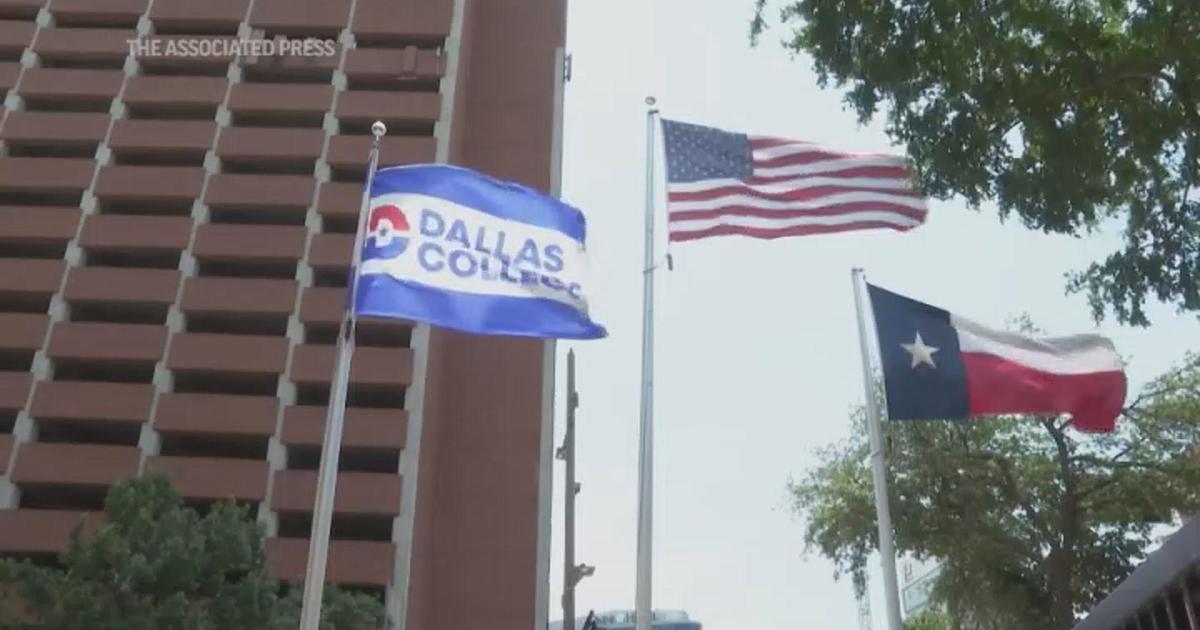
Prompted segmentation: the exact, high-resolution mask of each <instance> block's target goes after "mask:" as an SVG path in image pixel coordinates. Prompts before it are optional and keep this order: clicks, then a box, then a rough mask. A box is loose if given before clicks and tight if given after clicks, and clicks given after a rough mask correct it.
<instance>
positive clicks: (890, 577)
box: [850, 269, 902, 630]
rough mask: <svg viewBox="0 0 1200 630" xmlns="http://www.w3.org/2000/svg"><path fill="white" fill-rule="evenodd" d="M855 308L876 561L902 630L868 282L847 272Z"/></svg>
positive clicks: (894, 627) (891, 619) (893, 624)
mask: <svg viewBox="0 0 1200 630" xmlns="http://www.w3.org/2000/svg"><path fill="white" fill-rule="evenodd" d="M850 277H851V281H852V283H853V286H854V308H855V310H856V311H857V313H858V338H859V346H860V348H861V350H862V366H863V387H864V388H865V390H866V396H867V428H868V434H869V435H870V439H871V472H872V474H873V475H874V478H875V515H876V517H877V520H878V524H879V560H880V563H881V564H882V565H883V590H884V596H885V599H886V601H887V620H888V629H889V630H901V628H902V625H901V620H900V591H899V589H897V587H896V547H895V544H894V543H893V542H892V514H891V508H890V506H889V504H888V487H887V464H886V463H885V461H884V452H883V451H884V445H883V426H882V424H881V422H880V419H879V400H878V395H879V392H877V391H876V389H875V375H874V373H873V371H872V370H871V352H870V347H871V346H870V343H871V331H870V329H869V328H868V327H867V318H866V311H865V309H863V297H862V296H863V293H864V292H865V291H866V288H867V287H866V284H867V279H866V275H865V274H864V273H863V270H862V269H854V270H853V271H851V272H850Z"/></svg>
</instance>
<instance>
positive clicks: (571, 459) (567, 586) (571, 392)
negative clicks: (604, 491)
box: [562, 349, 579, 630]
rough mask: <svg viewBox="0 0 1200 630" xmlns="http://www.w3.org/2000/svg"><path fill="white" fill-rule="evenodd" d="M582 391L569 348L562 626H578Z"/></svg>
mask: <svg viewBox="0 0 1200 630" xmlns="http://www.w3.org/2000/svg"><path fill="white" fill-rule="evenodd" d="M578 406H579V395H578V394H576V392H575V350H574V349H571V350H568V351H567V430H566V434H565V435H564V436H563V447H562V451H563V459H565V460H566V464H567V481H566V483H565V484H563V505H564V506H565V511H566V515H565V516H564V517H563V528H564V529H565V530H566V531H565V533H564V534H563V596H562V609H563V630H575V585H576V584H578V583H579V569H578V568H577V567H576V566H575V495H576V493H577V490H576V486H575V408H576V407H578Z"/></svg>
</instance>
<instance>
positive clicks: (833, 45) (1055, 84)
mask: <svg viewBox="0 0 1200 630" xmlns="http://www.w3.org/2000/svg"><path fill="white" fill-rule="evenodd" d="M756 3H757V6H758V10H757V13H756V15H755V19H754V22H753V25H752V36H753V37H755V38H757V36H758V35H759V34H761V33H762V32H763V31H764V29H765V27H766V26H767V21H766V18H765V12H766V9H767V5H768V2H767V0H756ZM772 4H774V3H772ZM782 5H783V6H782V9H781V17H782V20H783V22H784V23H785V24H788V25H789V26H790V27H791V29H792V30H791V35H790V37H789V38H788V39H787V40H786V41H785V42H784V45H785V47H787V48H788V49H790V50H792V51H795V52H803V53H807V54H809V55H811V56H812V58H813V60H814V64H815V69H816V72H817V76H818V79H819V81H820V84H821V86H822V87H827V86H829V85H830V84H832V85H834V86H836V87H839V88H847V89H848V92H847V94H846V102H847V103H848V104H849V105H850V106H851V107H852V108H853V109H854V110H855V111H856V112H857V114H858V116H859V119H860V120H861V121H864V122H865V121H867V120H870V119H871V118H873V117H874V116H875V115H876V113H877V112H878V111H879V110H880V108H881V106H885V105H886V110H887V112H886V117H887V127H886V128H887V133H888V134H889V135H890V136H891V137H892V138H893V139H894V140H896V141H898V142H901V143H904V145H905V146H906V147H907V151H908V154H909V156H910V157H911V158H912V159H913V161H914V163H915V167H916V171H917V173H918V177H919V179H920V183H921V185H922V186H923V188H924V189H925V190H926V192H927V193H928V194H930V195H932V196H935V197H942V198H945V197H949V196H952V195H961V196H962V197H964V198H965V199H966V200H967V201H968V202H969V203H970V204H972V205H974V206H976V207H977V206H978V205H979V204H981V203H982V202H984V201H992V200H994V201H995V202H996V203H997V204H998V206H999V209H1000V214H1001V216H1002V217H1007V216H1010V215H1014V214H1015V215H1016V216H1017V217H1018V218H1019V219H1020V220H1021V221H1022V222H1023V223H1024V224H1025V225H1026V226H1028V227H1030V228H1033V229H1037V230H1042V231H1045V232H1048V233H1062V234H1073V235H1081V234H1085V233H1088V232H1089V231H1091V230H1093V229H1095V228H1097V227H1098V226H1100V224H1101V223H1102V222H1104V221H1106V220H1116V221H1123V224H1124V244H1123V246H1122V247H1121V248H1120V249H1119V250H1118V251H1115V252H1113V253H1112V254H1111V255H1110V256H1108V257H1107V259H1105V260H1103V261H1098V262H1095V263H1093V264H1092V265H1091V266H1090V267H1089V268H1087V269H1085V270H1082V271H1080V272H1077V273H1075V274H1073V275H1072V277H1071V279H1070V281H1069V286H1070V287H1071V288H1073V289H1075V290H1086V291H1087V292H1088V294H1089V296H1090V300H1091V304H1092V308H1093V311H1094V313H1095V315H1096V316H1097V317H1098V318H1099V317H1102V316H1103V315H1104V313H1105V312H1106V311H1107V310H1108V309H1111V311H1112V312H1113V313H1114V314H1115V315H1116V316H1117V318H1118V319H1120V320H1121V321H1124V322H1128V323H1133V324H1138V325H1145V324H1147V323H1148V320H1147V317H1146V312H1145V308H1144V307H1145V304H1146V300H1147V298H1149V297H1156V298H1158V299H1161V300H1164V301H1166V302H1169V303H1174V304H1175V305H1176V306H1178V307H1179V308H1180V309H1183V310H1187V311H1200V191H1198V190H1197V187H1198V186H1200V3H1196V2H1187V1H1183V0H1143V1H1141V2H1126V1H1124V0H1080V1H1077V2H1048V1H1044V2H1025V1H1022V0H987V1H984V2H976V1H964V0H919V1H904V2H901V1H900V0H786V1H785V2H782Z"/></svg>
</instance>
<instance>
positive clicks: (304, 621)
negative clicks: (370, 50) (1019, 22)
mask: <svg viewBox="0 0 1200 630" xmlns="http://www.w3.org/2000/svg"><path fill="white" fill-rule="evenodd" d="M385 133H387V127H385V126H384V124H383V123H382V122H379V121H375V124H373V125H371V136H372V139H371V153H370V157H369V158H368V159H367V180H366V182H365V183H364V184H363V195H362V205H361V206H360V207H359V210H358V230H357V232H355V235H354V251H353V252H352V253H351V259H350V260H351V263H350V277H349V280H348V281H347V286H346V296H347V299H346V307H345V309H344V312H343V313H342V322H341V324H340V326H339V327H338V338H337V347H336V349H335V350H334V368H333V381H332V382H331V383H330V385H329V406H328V407H327V409H326V415H325V441H324V442H323V445H322V447H321V465H320V470H319V472H318V473H317V478H318V482H317V484H318V485H317V496H316V500H315V504H314V505H313V524H312V532H311V535H310V536H309V541H308V570H307V572H306V573H305V574H304V599H303V604H302V607H301V609H300V630H318V628H319V627H320V624H321V596H322V595H323V594H324V591H325V564H326V561H327V560H328V557H329V527H330V523H331V522H332V520H333V502H334V496H335V494H336V491H337V470H338V458H339V457H340V455H341V450H342V425H343V424H344V423H345V420H346V392H347V390H348V389H349V386H350V360H351V358H352V357H353V355H354V331H355V326H356V324H357V318H356V317H355V315H354V308H355V294H356V293H357V292H358V266H359V263H360V259H361V256H362V245H363V238H364V234H365V228H366V223H367V205H368V203H369V202H370V200H371V182H372V181H373V180H374V179H375V171H376V169H377V168H378V166H379V139H380V138H382V137H383V135H384V134H385Z"/></svg>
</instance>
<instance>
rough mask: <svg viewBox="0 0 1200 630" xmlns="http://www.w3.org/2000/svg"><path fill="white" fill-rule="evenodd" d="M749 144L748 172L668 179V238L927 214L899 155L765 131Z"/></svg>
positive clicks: (791, 231) (847, 225) (854, 225)
mask: <svg viewBox="0 0 1200 630" xmlns="http://www.w3.org/2000/svg"><path fill="white" fill-rule="evenodd" d="M750 147H751V155H752V159H753V170H752V173H753V174H752V175H751V177H750V178H749V179H746V180H739V179H732V178H722V179H708V180H700V181H693V182H686V183H670V184H668V187H667V193H668V213H669V220H670V228H669V230H670V235H671V240H673V241H687V240H694V239H699V238H706V237H710V236H718V235H723V234H740V235H743V236H751V237H755V238H767V239H770V238H779V237H783V236H797V235H802V234H820V233H827V232H844V231H849V230H861V229H871V228H888V229H893V230H900V231H904V230H909V229H912V228H913V227H916V226H918V225H920V224H921V223H923V222H924V221H925V217H926V213H927V210H926V206H925V200H924V199H923V198H922V197H921V195H920V193H919V192H918V191H917V190H916V188H915V187H914V185H913V182H912V179H911V172H910V170H909V167H908V164H907V161H906V160H905V158H903V157H901V156H893V155H883V154H863V153H847V152H844V151H836V150H832V149H829V148H826V147H822V146H820V145H817V144H812V143H808V142H800V141H794V140H783V139H779V138H768V137H750Z"/></svg>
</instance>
